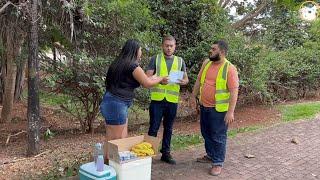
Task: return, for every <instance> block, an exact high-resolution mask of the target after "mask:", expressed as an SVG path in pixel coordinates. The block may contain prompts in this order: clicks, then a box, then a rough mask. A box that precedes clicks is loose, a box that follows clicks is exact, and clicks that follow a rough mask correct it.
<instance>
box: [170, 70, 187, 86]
mask: <svg viewBox="0 0 320 180" xmlns="http://www.w3.org/2000/svg"><path fill="white" fill-rule="evenodd" d="M183 75H184V72H183V71H171V72H170V74H169V83H171V84H174V83H175V84H183Z"/></svg>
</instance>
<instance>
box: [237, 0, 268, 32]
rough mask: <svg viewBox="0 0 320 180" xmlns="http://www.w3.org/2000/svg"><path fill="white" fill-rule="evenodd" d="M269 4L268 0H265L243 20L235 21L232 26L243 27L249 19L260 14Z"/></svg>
mask: <svg viewBox="0 0 320 180" xmlns="http://www.w3.org/2000/svg"><path fill="white" fill-rule="evenodd" d="M267 6H268V0H263V2H262V3H261V4H260V6H258V7H257V8H256V9H254V10H253V11H252V12H250V13H248V14H247V15H246V16H245V17H243V18H242V19H241V20H239V21H237V22H235V23H234V24H232V27H233V28H235V29H239V28H241V27H243V26H244V25H245V24H246V23H247V22H248V21H250V20H252V19H253V18H255V17H256V16H258V15H259V14H260V13H261V12H262V11H263V10H265V8H266V7H267Z"/></svg>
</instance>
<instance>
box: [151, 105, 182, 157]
mask: <svg viewBox="0 0 320 180" xmlns="http://www.w3.org/2000/svg"><path fill="white" fill-rule="evenodd" d="M177 108H178V104H177V103H171V102H168V101H166V100H162V101H151V103H150V107H149V115H150V127H149V131H148V135H149V136H154V137H157V134H158V130H159V127H160V124H161V120H162V118H163V139H162V148H161V150H160V152H161V153H162V154H166V153H170V144H171V136H172V127H173V122H174V119H175V118H176V114H177Z"/></svg>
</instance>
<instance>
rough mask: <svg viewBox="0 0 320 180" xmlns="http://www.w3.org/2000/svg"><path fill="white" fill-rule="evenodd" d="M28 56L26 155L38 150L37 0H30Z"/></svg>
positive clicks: (33, 153)
mask: <svg viewBox="0 0 320 180" xmlns="http://www.w3.org/2000/svg"><path fill="white" fill-rule="evenodd" d="M30 7H31V8H30V9H31V11H30V14H31V19H30V30H29V40H28V41H29V44H28V45H29V57H28V148H27V155H28V156H31V155H35V154H38V153H39V150H40V137H39V129H40V107H39V74H38V72H39V61H38V20H39V19H38V0H31V6H30Z"/></svg>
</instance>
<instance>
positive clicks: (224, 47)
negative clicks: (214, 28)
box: [213, 40, 228, 55]
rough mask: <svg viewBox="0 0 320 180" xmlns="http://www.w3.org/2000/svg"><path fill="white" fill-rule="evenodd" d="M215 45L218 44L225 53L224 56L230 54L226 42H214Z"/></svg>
mask: <svg viewBox="0 0 320 180" xmlns="http://www.w3.org/2000/svg"><path fill="white" fill-rule="evenodd" d="M213 44H217V45H218V47H219V49H220V50H222V51H224V54H225V55H227V53H228V43H227V42H225V41H224V40H218V41H215V42H213Z"/></svg>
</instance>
